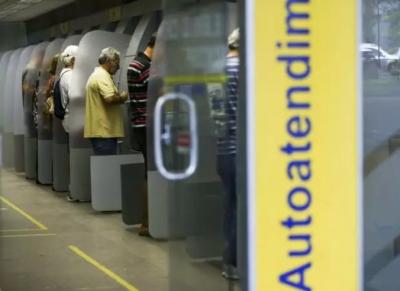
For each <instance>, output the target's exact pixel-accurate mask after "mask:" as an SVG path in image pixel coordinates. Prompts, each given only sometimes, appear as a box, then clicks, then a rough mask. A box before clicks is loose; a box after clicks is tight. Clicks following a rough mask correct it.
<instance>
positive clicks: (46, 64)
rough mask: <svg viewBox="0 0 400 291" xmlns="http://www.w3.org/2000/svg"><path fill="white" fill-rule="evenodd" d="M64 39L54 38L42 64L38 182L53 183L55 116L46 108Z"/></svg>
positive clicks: (39, 90)
mask: <svg viewBox="0 0 400 291" xmlns="http://www.w3.org/2000/svg"><path fill="white" fill-rule="evenodd" d="M63 43H64V39H62V38H58V39H55V40H53V41H52V42H51V43H49V45H48V46H47V48H46V52H45V55H44V58H43V62H42V65H41V67H40V79H39V88H38V96H37V97H38V127H37V132H38V144H37V146H38V159H37V161H38V182H39V183H40V184H46V185H51V184H52V183H53V149H52V145H53V141H52V140H53V125H52V122H53V117H52V116H51V115H49V114H46V112H45V110H44V108H45V106H46V105H45V104H46V100H47V97H48V96H47V95H46V94H47V90H48V86H49V81H50V78H52V76H51V73H50V66H51V62H52V61H53V58H54V56H55V55H58V54H59V53H60V49H61V45H62V44H63Z"/></svg>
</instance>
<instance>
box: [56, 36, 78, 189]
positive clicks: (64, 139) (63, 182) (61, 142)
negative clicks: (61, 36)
mask: <svg viewBox="0 0 400 291" xmlns="http://www.w3.org/2000/svg"><path fill="white" fill-rule="evenodd" d="M81 38H82V35H71V36H69V37H67V38H66V39H65V41H64V42H63V44H62V46H61V49H60V54H61V53H62V52H63V51H64V50H65V49H66V48H67V47H68V46H70V45H79V41H80V40H81ZM63 67H64V64H63V62H62V61H59V62H58V66H57V73H56V76H60V72H61V70H62V69H63ZM52 125H53V128H52V130H53V145H52V148H53V189H54V190H55V191H57V192H67V191H68V190H69V177H70V169H69V137H68V134H67V133H66V132H65V130H64V127H63V126H62V122H61V120H60V119H58V118H57V117H55V116H53V122H52Z"/></svg>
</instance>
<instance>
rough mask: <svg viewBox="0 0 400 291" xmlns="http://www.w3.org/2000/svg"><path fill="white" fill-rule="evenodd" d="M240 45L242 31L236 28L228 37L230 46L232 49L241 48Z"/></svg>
mask: <svg viewBox="0 0 400 291" xmlns="http://www.w3.org/2000/svg"><path fill="white" fill-rule="evenodd" d="M239 44H240V30H239V28H236V29H235V30H234V31H232V33H231V34H230V35H229V37H228V45H229V46H230V47H234V48H236V49H237V48H239Z"/></svg>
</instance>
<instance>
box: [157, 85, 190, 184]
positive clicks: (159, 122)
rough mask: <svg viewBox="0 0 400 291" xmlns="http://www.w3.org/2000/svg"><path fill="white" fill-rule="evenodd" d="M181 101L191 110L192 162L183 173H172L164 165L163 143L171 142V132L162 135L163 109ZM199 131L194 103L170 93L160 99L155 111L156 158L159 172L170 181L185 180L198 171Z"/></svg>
mask: <svg viewBox="0 0 400 291" xmlns="http://www.w3.org/2000/svg"><path fill="white" fill-rule="evenodd" d="M177 100H181V101H183V102H185V103H187V105H188V108H189V121H190V136H191V142H190V162H189V165H188V166H187V167H186V168H185V169H184V170H182V171H181V172H171V171H169V170H168V169H167V168H166V167H165V165H164V159H163V151H162V142H163V141H166V142H167V143H168V142H170V140H169V139H170V138H171V132H170V131H169V132H167V133H164V134H163V133H162V130H161V128H162V118H161V116H162V109H163V107H164V106H165V104H166V103H167V102H168V101H177ZM197 134H198V131H197V113H196V105H195V103H194V101H193V100H192V99H191V98H190V97H188V96H187V95H185V94H182V93H169V94H166V95H164V96H162V97H160V98H159V99H158V101H157V103H156V106H155V110H154V144H155V146H154V156H155V162H156V166H157V169H158V171H159V172H160V173H161V175H162V176H163V177H165V178H166V179H168V180H175V181H176V180H183V179H186V178H188V177H190V176H191V175H193V173H194V172H195V171H196V169H197V164H198V135H197Z"/></svg>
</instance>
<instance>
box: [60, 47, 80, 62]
mask: <svg viewBox="0 0 400 291" xmlns="http://www.w3.org/2000/svg"><path fill="white" fill-rule="evenodd" d="M77 54H78V46H76V45H70V46H68V47H67V48H66V49H65V50H64V51H63V53H62V54H61V60H62V62H63V63H64V66H65V67H68V66H71V65H72V63H73V60H74V59H75V57H76V55H77Z"/></svg>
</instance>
